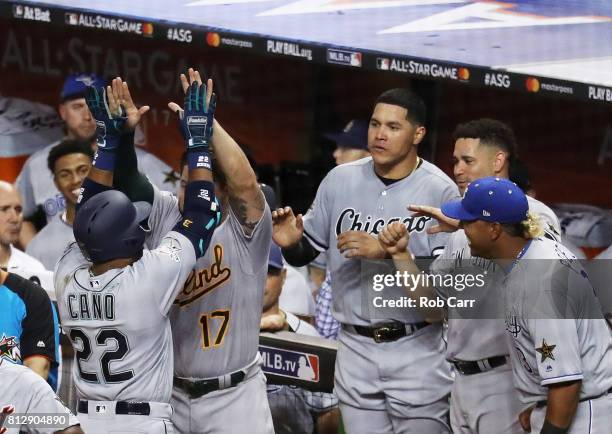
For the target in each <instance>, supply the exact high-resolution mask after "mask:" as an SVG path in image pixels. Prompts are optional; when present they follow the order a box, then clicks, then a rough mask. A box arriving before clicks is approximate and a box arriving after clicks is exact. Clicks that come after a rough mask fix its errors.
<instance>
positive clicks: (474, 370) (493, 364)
mask: <svg viewBox="0 0 612 434" xmlns="http://www.w3.org/2000/svg"><path fill="white" fill-rule="evenodd" d="M450 362H451V363H452V364H453V366H454V367H455V369H456V370H457V371H458V372H459V373H461V374H463V375H474V374H480V373H481V372H487V371H490V370H491V369H493V368H497V367H498V366H502V365H505V364H506V363H508V361H507V359H506V356H495V357H489V358H488V359H482V360H477V361H475V362H466V361H463V360H451V361H450Z"/></svg>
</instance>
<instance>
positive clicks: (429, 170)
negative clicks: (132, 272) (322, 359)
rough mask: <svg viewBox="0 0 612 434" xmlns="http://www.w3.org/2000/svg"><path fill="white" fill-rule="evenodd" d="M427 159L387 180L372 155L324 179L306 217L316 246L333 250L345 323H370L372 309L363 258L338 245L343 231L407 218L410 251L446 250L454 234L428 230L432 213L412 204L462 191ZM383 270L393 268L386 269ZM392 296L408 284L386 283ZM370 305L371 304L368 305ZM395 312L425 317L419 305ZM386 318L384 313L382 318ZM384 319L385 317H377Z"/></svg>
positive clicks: (336, 293)
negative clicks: (366, 300) (366, 298)
mask: <svg viewBox="0 0 612 434" xmlns="http://www.w3.org/2000/svg"><path fill="white" fill-rule="evenodd" d="M421 161H422V162H421V164H420V165H419V166H418V167H417V168H416V170H415V171H414V172H413V173H412V174H411V175H410V176H408V177H406V178H404V179H402V180H399V181H397V182H394V183H392V184H391V185H388V186H387V185H385V184H384V183H383V182H382V181H381V180H380V179H379V178H378V177H377V175H376V174H375V172H374V164H373V161H372V158H371V157H368V158H364V159H361V160H358V161H355V162H352V163H348V164H342V165H340V166H337V167H335V168H334V169H332V170H331V171H330V172H329V173H328V175H327V176H326V177H325V179H323V181H322V182H321V185H320V186H319V189H318V191H317V195H316V197H315V200H314V203H313V204H312V207H311V208H310V210H309V211H308V213H307V214H306V215H305V217H304V234H305V236H306V238H307V239H308V241H309V242H310V243H311V244H312V246H313V247H314V248H316V249H317V250H319V251H325V250H327V266H328V269H329V271H330V272H331V276H332V281H333V282H334V290H333V301H334V307H333V312H334V316H335V317H336V319H338V321H340V322H341V323H345V324H353V325H369V324H370V323H371V322H372V318H373V315H372V313H371V312H363V311H362V304H363V303H362V301H363V300H362V291H371V287H370V288H369V289H368V288H366V286H367V282H362V281H361V280H362V279H361V260H360V259H347V258H345V257H344V256H343V255H342V254H341V253H340V251H339V250H338V248H337V246H336V245H337V236H338V235H339V234H340V233H342V232H345V231H348V230H360V231H365V232H368V233H369V234H371V235H377V234H378V232H379V231H380V230H381V229H382V228H383V227H385V226H386V225H387V224H389V223H391V222H393V221H401V222H403V223H404V224H406V226H407V228H408V230H409V231H410V244H409V247H410V251H411V252H412V253H413V254H414V255H416V256H431V255H433V254H437V253H439V252H441V251H442V249H443V248H444V246H445V245H446V242H447V240H448V234H444V233H440V234H436V235H428V234H427V233H426V229H427V228H428V227H429V226H432V225H435V222H434V221H433V220H432V219H431V218H429V217H415V216H412V215H411V214H410V212H409V211H408V210H407V209H406V206H407V205H408V204H419V205H431V206H435V207H439V206H440V205H441V204H442V203H444V202H447V201H450V200H452V199H455V198H457V197H458V195H459V193H458V190H457V186H456V185H455V183H453V181H451V179H450V178H449V177H448V176H446V175H445V174H444V172H442V171H441V170H440V169H438V168H437V167H436V166H434V165H433V164H431V163H429V162H427V161H425V160H421ZM381 272H382V273H388V269H383V270H382V271H381ZM385 291H386V294H387V295H388V296H389V297H393V298H399V297H401V296H402V295H403V289H402V288H399V287H393V288H387V289H385ZM368 306H370V305H368ZM393 315H394V316H393V317H391V318H387V319H398V320H400V321H404V322H418V321H423V317H422V316H421V314H420V312H418V311H417V310H416V309H404V308H397V310H396V311H394V313H393ZM377 319H378V320H384V318H377ZM374 322H380V321H374Z"/></svg>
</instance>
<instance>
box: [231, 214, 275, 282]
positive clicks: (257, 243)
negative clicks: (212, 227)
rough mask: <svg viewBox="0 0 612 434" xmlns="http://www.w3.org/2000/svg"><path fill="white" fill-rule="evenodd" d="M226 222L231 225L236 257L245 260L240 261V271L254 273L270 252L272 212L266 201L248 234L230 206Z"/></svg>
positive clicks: (264, 263)
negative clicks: (260, 215)
mask: <svg viewBox="0 0 612 434" xmlns="http://www.w3.org/2000/svg"><path fill="white" fill-rule="evenodd" d="M227 220H228V221H227V224H229V225H231V228H232V232H233V233H234V235H235V236H234V237H233V239H234V242H235V243H236V244H235V248H236V252H234V253H235V254H236V255H237V256H238V257H240V258H245V259H247V260H244V261H240V266H241V267H242V271H244V272H245V273H246V274H255V273H257V271H259V270H261V268H262V267H263V266H265V265H267V263H268V255H269V254H270V242H271V240H272V212H271V211H270V207H269V206H268V204H267V203H266V208H265V210H264V213H263V215H262V217H261V219H259V222H257V225H256V226H255V229H254V230H253V232H252V233H251V235H250V236H246V235H245V234H244V231H243V229H242V225H241V224H240V222H239V221H238V219H237V218H236V215H235V214H234V211H233V210H232V209H231V208H230V209H229V213H228V216H227Z"/></svg>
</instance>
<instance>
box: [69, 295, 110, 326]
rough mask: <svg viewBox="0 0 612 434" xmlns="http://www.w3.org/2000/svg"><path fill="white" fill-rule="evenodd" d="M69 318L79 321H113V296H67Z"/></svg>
mask: <svg viewBox="0 0 612 434" xmlns="http://www.w3.org/2000/svg"><path fill="white" fill-rule="evenodd" d="M68 311H69V312H70V318H72V319H80V320H86V321H87V320H108V321H112V320H114V319H115V296H114V295H113V294H102V293H99V292H87V293H81V294H69V295H68Z"/></svg>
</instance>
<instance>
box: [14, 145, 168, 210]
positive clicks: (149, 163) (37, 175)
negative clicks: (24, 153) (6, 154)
mask: <svg viewBox="0 0 612 434" xmlns="http://www.w3.org/2000/svg"><path fill="white" fill-rule="evenodd" d="M58 143H59V141H57V142H54V143H51V144H50V145H48V146H46V147H44V148H43V149H41V150H39V151H36V152H35V153H33V154H32V155H30V157H29V158H28V159H27V160H26V162H25V164H24V165H23V168H22V169H21V172H20V173H19V176H18V177H17V180H16V181H15V185H16V186H17V188H18V189H19V192H20V193H21V199H22V205H23V215H24V216H26V217H29V216H31V215H32V214H34V213H35V212H36V207H38V206H42V208H43V210H44V212H45V215H46V216H47V221H51V219H53V218H55V217H58V216H59V215H61V214H62V212H63V211H64V210H65V209H66V200H65V199H64V196H63V195H62V194H61V193H60V192H59V191H58V190H57V188H56V187H55V184H54V183H53V180H52V177H53V176H52V174H51V172H50V171H49V167H48V166H47V158H48V157H49V152H50V151H51V148H53V147H54V146H55V145H57V144H58ZM135 149H136V157H137V158H138V170H139V171H140V172H142V173H144V174H145V175H147V177H148V178H149V179H150V180H151V182H152V183H153V184H154V185H156V186H159V188H165V189H169V188H170V187H172V186H173V183H174V182H175V181H176V177H174V176H171V175H173V171H172V168H171V167H170V166H168V165H167V164H166V163H164V162H163V161H161V160H160V159H159V158H157V157H155V156H154V155H153V154H151V153H149V152H147V151H145V150H144V149H141V148H138V147H136V148H135ZM47 175H48V176H47Z"/></svg>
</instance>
